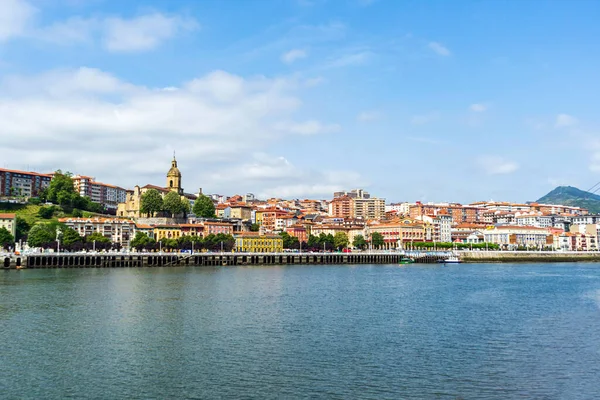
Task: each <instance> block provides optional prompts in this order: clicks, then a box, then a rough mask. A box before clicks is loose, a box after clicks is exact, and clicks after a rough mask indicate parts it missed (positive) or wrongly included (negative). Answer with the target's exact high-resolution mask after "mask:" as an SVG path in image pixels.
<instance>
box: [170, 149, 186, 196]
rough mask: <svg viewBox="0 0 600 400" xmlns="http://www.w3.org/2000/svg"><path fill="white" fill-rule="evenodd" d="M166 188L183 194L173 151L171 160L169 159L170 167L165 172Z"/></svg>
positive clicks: (179, 173)
mask: <svg viewBox="0 0 600 400" xmlns="http://www.w3.org/2000/svg"><path fill="white" fill-rule="evenodd" d="M167 189H169V190H170V191H172V192H176V193H179V194H180V195H183V188H182V187H181V172H179V168H177V160H176V159H175V152H173V161H171V169H170V170H169V172H167Z"/></svg>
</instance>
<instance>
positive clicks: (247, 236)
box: [235, 232, 283, 253]
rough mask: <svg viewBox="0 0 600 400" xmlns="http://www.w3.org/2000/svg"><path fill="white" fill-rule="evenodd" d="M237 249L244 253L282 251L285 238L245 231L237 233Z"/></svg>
mask: <svg viewBox="0 0 600 400" xmlns="http://www.w3.org/2000/svg"><path fill="white" fill-rule="evenodd" d="M235 251H239V252H244V253H281V252H282V251H283V239H282V238H281V236H279V235H259V234H257V233H255V232H244V233H239V234H237V235H235Z"/></svg>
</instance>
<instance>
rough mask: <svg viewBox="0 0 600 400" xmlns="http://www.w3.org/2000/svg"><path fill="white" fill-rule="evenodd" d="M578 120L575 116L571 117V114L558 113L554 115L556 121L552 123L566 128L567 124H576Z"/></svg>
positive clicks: (557, 126)
mask: <svg viewBox="0 0 600 400" xmlns="http://www.w3.org/2000/svg"><path fill="white" fill-rule="evenodd" d="M578 122H579V121H578V120H577V118H575V117H573V116H572V115H569V114H558V115H557V116H556V122H555V123H554V126H555V127H556V128H567V127H569V126H574V125H577V123H578Z"/></svg>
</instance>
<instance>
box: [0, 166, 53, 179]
mask: <svg viewBox="0 0 600 400" xmlns="http://www.w3.org/2000/svg"><path fill="white" fill-rule="evenodd" d="M0 172H11V173H13V174H23V175H35V176H43V177H46V178H52V175H51V174H41V173H39V172H31V171H30V172H27V171H20V170H18V169H6V168H0Z"/></svg>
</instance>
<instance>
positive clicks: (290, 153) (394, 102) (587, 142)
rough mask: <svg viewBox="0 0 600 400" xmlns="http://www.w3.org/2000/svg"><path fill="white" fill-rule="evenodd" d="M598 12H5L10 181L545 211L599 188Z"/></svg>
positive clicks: (361, 5)
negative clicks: (74, 180) (567, 193)
mask: <svg viewBox="0 0 600 400" xmlns="http://www.w3.org/2000/svg"><path fill="white" fill-rule="evenodd" d="M598 15H600V3H598V2H594V1H583V0H578V1H570V2H567V1H541V0H540V1H513V2H501V1H454V2H448V1H392V0H371V1H369V0H339V1H334V0H275V1H258V0H257V1H252V0H246V1H234V0H230V1H126V2H124V1H116V0H55V1H54V0H3V1H2V2H0V121H2V123H1V124H0V135H2V149H3V151H2V158H1V161H2V162H1V164H2V166H3V167H8V168H14V169H28V170H38V171H50V170H54V169H57V168H61V169H63V170H69V171H72V172H75V173H80V174H85V175H92V176H95V177H96V178H97V180H99V181H104V182H107V183H113V184H117V185H120V186H123V187H127V188H130V187H132V186H133V185H135V184H140V185H144V184H146V183H153V184H162V183H163V181H164V174H165V173H166V171H167V170H168V168H169V162H170V158H171V156H172V153H173V151H176V152H177V158H178V161H179V166H180V169H181V170H182V173H183V184H184V187H185V189H186V191H189V192H195V191H196V190H197V188H199V187H202V188H203V190H204V191H205V192H208V193H221V194H227V195H233V194H236V193H245V192H253V193H255V194H257V195H259V196H261V197H270V196H278V197H284V198H331V193H332V192H333V191H334V190H339V189H348V190H349V189H352V188H355V187H364V188H365V189H367V190H369V191H370V192H371V193H372V194H373V195H376V196H379V197H385V198H386V199H387V200H388V201H394V202H396V201H415V200H422V201H457V202H471V201H478V200H489V199H494V200H509V201H527V200H535V199H536V198H538V197H540V196H542V195H543V194H545V193H546V192H548V191H549V190H551V189H552V188H553V187H555V186H556V185H558V184H568V185H573V186H578V187H580V188H582V189H587V188H589V187H591V186H592V185H593V184H594V183H596V182H597V181H598V180H600V135H599V133H600V132H599V130H598V127H599V126H600V121H598V119H599V117H598V115H599V114H598V104H599V101H598V100H599V99H598V97H599V96H600V94H599V93H600V81H599V80H598V79H597V71H598V70H599V69H600V65H599V64H600V52H599V50H598V45H597V43H596V42H597V39H596V38H597V37H600V25H598V24H597V22H596V19H597V16H598Z"/></svg>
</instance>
